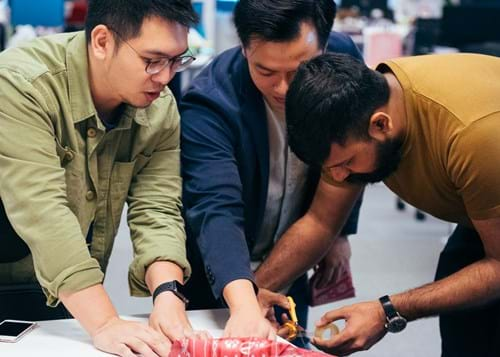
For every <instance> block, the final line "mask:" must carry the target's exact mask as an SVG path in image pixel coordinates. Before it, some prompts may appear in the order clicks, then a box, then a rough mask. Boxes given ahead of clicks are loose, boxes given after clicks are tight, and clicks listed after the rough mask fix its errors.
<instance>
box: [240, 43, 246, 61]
mask: <svg viewBox="0 0 500 357" xmlns="http://www.w3.org/2000/svg"><path fill="white" fill-rule="evenodd" d="M241 54H242V55H243V57H245V58H247V51H246V50H245V47H244V46H243V44H241Z"/></svg>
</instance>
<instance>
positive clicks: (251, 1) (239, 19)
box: [234, 0, 337, 48]
mask: <svg viewBox="0 0 500 357" xmlns="http://www.w3.org/2000/svg"><path fill="white" fill-rule="evenodd" d="M336 10H337V7H336V5H335V2H334V1H333V0H240V1H239V2H238V3H237V4H236V7H235V9H234V24H235V26H236V30H237V31H238V36H239V38H240V41H241V43H242V45H243V47H248V45H249V44H250V42H251V41H252V40H254V39H259V40H264V41H271V42H286V41H291V40H294V39H296V38H297V37H298V36H299V34H300V25H301V24H302V23H303V22H310V23H311V24H313V25H314V27H315V28H316V32H317V33H318V40H319V45H320V47H321V48H323V47H324V46H325V45H326V42H327V41H328V36H329V35H330V32H331V30H332V26H333V20H334V18H335V13H336Z"/></svg>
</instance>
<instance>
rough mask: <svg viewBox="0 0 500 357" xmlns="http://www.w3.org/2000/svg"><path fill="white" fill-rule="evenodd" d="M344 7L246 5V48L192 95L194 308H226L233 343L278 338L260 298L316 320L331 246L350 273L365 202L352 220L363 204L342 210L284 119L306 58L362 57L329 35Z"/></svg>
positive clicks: (185, 150) (313, 1)
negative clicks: (316, 290) (313, 305)
mask: <svg viewBox="0 0 500 357" xmlns="http://www.w3.org/2000/svg"><path fill="white" fill-rule="evenodd" d="M335 11H336V8H335V3H334V1H333V0H272V1H271V0H268V1H262V0H241V1H239V2H238V3H237V5H236V8H235V12H234V21H235V25H236V28H237V31H238V35H239V38H240V41H241V44H242V47H238V48H233V49H230V50H228V51H226V52H224V53H222V54H221V55H219V56H218V57H217V58H215V60H214V61H213V62H212V63H211V64H210V65H209V66H208V67H207V68H205V69H204V70H203V71H202V72H201V73H200V75H199V76H198V77H196V78H195V79H194V80H193V82H192V84H191V86H190V88H189V89H188V91H187V92H186V94H185V95H184V97H183V99H182V102H181V106H180V110H181V125H182V140H181V155H182V174H183V178H184V196H183V199H184V200H183V202H184V206H185V219H186V231H187V236H188V242H187V245H188V257H189V259H190V262H191V265H192V267H193V274H192V277H191V280H190V281H189V282H188V283H187V285H186V288H187V295H188V298H189V299H190V305H189V308H195V309H200V308H213V307H217V306H222V303H225V304H227V306H228V307H229V309H230V319H229V321H228V323H227V325H226V330H225V335H226V336H258V337H273V336H274V333H275V330H274V329H273V328H272V326H271V324H270V323H269V321H268V320H266V319H265V317H264V314H263V313H262V310H261V306H259V301H260V303H261V305H262V307H263V308H269V307H270V306H272V304H278V305H281V306H283V307H285V308H286V307H287V300H286V299H285V298H284V296H283V295H278V294H273V293H271V292H270V291H275V292H276V291H287V293H288V294H291V295H293V296H294V297H295V300H296V302H297V305H299V306H300V309H299V320H300V321H301V323H302V324H305V323H306V322H307V301H306V295H307V277H306V275H305V273H306V272H307V270H308V269H310V268H311V267H313V266H314V265H315V264H317V263H318V262H319V261H320V260H321V258H322V257H323V256H325V254H326V253H327V252H328V251H329V250H330V252H329V253H328V256H329V257H330V260H333V261H334V262H336V264H334V265H336V266H335V268H337V269H343V268H345V267H346V266H348V261H349V258H350V247H349V243H348V241H347V237H346V235H348V234H352V233H355V232H356V228H357V216H358V213H359V204H358V205H357V206H356V207H355V209H354V210H352V214H351V216H350V218H349V220H347V219H348V216H349V212H351V209H352V207H335V206H332V204H331V202H335V201H336V197H332V196H331V195H329V191H328V190H329V185H328V184H325V185H323V184H322V182H321V180H320V171H319V168H312V167H311V168H309V167H307V166H306V165H305V164H304V163H302V162H301V161H300V160H298V159H297V158H296V157H295V156H294V154H293V153H292V152H291V151H290V150H289V148H288V143H287V138H286V130H285V122H284V120H285V118H284V108H285V106H284V104H285V103H284V100H285V95H286V92H287V90H288V84H289V83H290V81H291V79H292V78H293V75H294V74H295V70H296V69H297V67H298V66H299V64H300V63H301V62H303V61H306V60H309V59H311V58H312V57H314V56H317V55H319V54H321V53H322V52H324V50H325V48H327V50H328V51H334V52H342V53H348V54H351V55H353V56H354V57H357V58H359V59H361V56H360V54H359V51H358V49H357V48H356V46H355V45H354V43H353V42H352V40H351V39H350V38H349V37H348V36H346V35H344V34H340V33H336V32H330V31H331V28H332V25H333V19H334V17H335ZM312 201H313V202H314V203H312V204H311V202H312ZM358 202H359V201H358ZM346 220H347V223H346V225H345V226H344V229H343V231H342V233H341V232H340V231H341V228H342V226H343V225H344V223H345V222H346ZM339 236H340V237H339ZM258 264H260V266H259V267H258V269H257V271H256V272H255V274H254V273H253V270H254V269H255V266H257V265H258ZM332 271H334V269H333V270H332ZM330 275H331V274H330ZM294 281H295V283H294V284H293V286H292V287H291V288H290V285H292V283H293V282H294ZM257 287H258V288H260V290H259V294H258V297H259V299H257V294H256V293H257ZM267 289H268V290H270V291H268V290H267ZM269 311H271V309H269ZM269 316H270V315H269ZM269 316H268V317H269Z"/></svg>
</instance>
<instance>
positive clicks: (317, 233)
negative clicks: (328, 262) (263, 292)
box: [255, 215, 335, 291]
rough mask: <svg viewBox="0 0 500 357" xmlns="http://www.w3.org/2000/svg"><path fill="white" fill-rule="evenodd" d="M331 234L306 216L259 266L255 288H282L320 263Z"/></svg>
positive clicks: (288, 232)
mask: <svg viewBox="0 0 500 357" xmlns="http://www.w3.org/2000/svg"><path fill="white" fill-rule="evenodd" d="M334 235H335V232H332V231H331V230H330V229H328V228H326V227H324V226H323V225H321V224H320V223H319V222H317V221H316V220H315V219H314V217H312V216H310V215H305V216H304V217H302V218H301V219H300V220H298V221H297V222H296V223H295V224H294V225H293V226H292V227H291V228H290V229H289V230H288V231H287V232H286V233H285V234H284V235H283V237H282V238H281V239H280V240H279V241H278V242H277V244H276V245H275V246H274V248H273V250H272V251H271V254H270V255H269V257H267V259H266V260H265V261H264V262H263V263H262V264H261V266H260V267H259V269H258V270H257V272H256V273H255V279H256V282H257V285H258V286H259V287H262V288H265V289H269V290H271V291H278V290H280V289H283V288H284V287H286V286H287V285H288V284H290V282H293V281H294V280H295V279H296V278H298V277H299V276H301V275H302V274H304V273H305V272H306V271H307V270H309V269H310V268H311V267H313V266H314V265H315V264H316V263H318V262H319V261H320V260H321V258H322V257H323V256H324V255H325V254H326V252H327V251H328V249H329V248H330V245H331V244H332V238H333V236H334ZM285 268H286V269H285Z"/></svg>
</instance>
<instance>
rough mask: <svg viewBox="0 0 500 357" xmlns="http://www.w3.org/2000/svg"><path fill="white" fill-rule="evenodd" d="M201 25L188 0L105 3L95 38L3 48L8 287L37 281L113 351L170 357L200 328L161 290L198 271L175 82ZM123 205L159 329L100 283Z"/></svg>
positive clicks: (0, 162)
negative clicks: (135, 318)
mask: <svg viewBox="0 0 500 357" xmlns="http://www.w3.org/2000/svg"><path fill="white" fill-rule="evenodd" d="M196 21H197V16H196V14H195V13H194V11H193V8H192V7H191V4H190V1H189V0H175V1H166V0H153V1H151V0H150V1H146V0H121V1H120V0H94V1H90V2H89V12H88V17H87V22H86V32H85V33H84V32H80V33H70V34H60V35H55V36H51V37H46V38H41V39H38V40H35V41H34V42H31V43H28V44H25V45H23V46H21V47H18V48H15V49H10V50H7V51H5V52H4V53H2V54H0V103H1V105H0V128H1V129H0V201H1V207H0V208H1V210H0V216H1V217H0V222H1V223H2V224H0V228H1V230H0V261H1V263H0V285H4V286H5V285H6V284H9V285H11V286H12V285H15V284H18V283H26V282H35V281H38V283H39V284H40V285H41V288H42V289H43V293H44V294H45V296H46V303H47V305H50V306H56V305H57V304H58V303H59V302H62V303H63V305H64V306H65V308H66V309H67V310H68V311H69V312H70V313H71V314H72V315H73V316H74V317H75V318H76V319H78V320H79V322H80V323H81V324H82V326H83V327H84V328H85V329H86V330H87V331H88V332H89V334H90V335H91V336H92V338H93V341H94V344H95V345H96V347H97V348H99V349H101V350H104V351H107V352H111V353H114V354H119V355H124V356H128V355H131V353H132V352H134V351H135V352H137V353H140V354H142V355H144V356H151V355H155V356H156V355H167V354H168V350H169V347H170V341H171V340H172V339H175V338H179V337H182V336H185V335H186V334H189V333H191V326H190V324H189V322H188V319H187V317H186V314H185V306H184V301H182V300H181V299H180V298H179V297H178V296H177V295H178V294H174V293H176V292H173V291H168V290H167V291H163V290H164V289H163V288H165V286H166V285H168V286H167V287H171V285H172V284H164V283H166V282H169V283H170V282H172V281H176V280H177V281H180V282H183V281H184V280H185V279H186V278H187V277H188V276H189V274H190V266H189V263H188V262H187V260H186V253H185V232H184V226H183V220H182V217H181V213H180V212H181V199H180V194H181V178H180V168H179V114H178V112H177V108H176V104H175V101H174V99H173V96H172V95H171V93H170V92H169V91H168V89H166V84H167V83H168V82H169V81H170V79H171V78H172V76H173V75H174V74H175V72H178V71H180V70H182V69H184V68H185V67H186V66H187V65H189V63H190V62H191V61H192V60H193V57H192V56H190V55H189V54H188V53H187V32H188V29H189V26H190V25H192V24H194V23H195V22H196ZM125 202H127V203H128V224H129V227H130V234H131V239H132V243H133V246H134V259H133V262H132V264H131V266H130V270H129V284H130V291H131V294H132V295H135V296H148V295H149V294H152V293H153V292H155V290H156V289H157V288H158V287H159V286H160V285H161V286H162V287H163V288H162V289H160V290H162V291H163V293H161V294H158V296H157V297H156V298H155V301H154V307H153V311H152V314H151V317H150V323H149V325H150V327H148V326H146V325H142V324H139V323H135V322H128V321H124V320H122V319H120V318H119V317H118V315H117V313H116V311H115V309H114V307H113V305H112V303H111V301H110V299H109V297H108V295H107V293H106V292H105V290H104V288H103V286H102V281H103V276H104V275H103V272H104V271H105V269H106V265H107V263H108V260H109V256H110V254H111V249H112V246H113V240H114V237H115V235H116V232H117V229H118V225H119V222H120V216H121V212H122V209H123V207H124V203H125ZM177 284H179V283H178V282H177ZM160 290H157V291H156V292H157V293H158V292H160ZM155 295H157V294H155ZM181 297H182V296H181ZM6 299H7V298H5V297H2V296H1V295H0V305H2V302H3V301H2V300H4V301H7V300H6ZM43 300H44V299H43ZM36 304H37V303H36V302H30V303H29V305H30V306H29V310H30V311H34V314H33V318H35V319H36V316H37V315H36V310H37V308H38V307H37V306H36ZM39 305H41V306H40V309H43V308H45V301H42V303H41V304H39ZM27 307H28V306H20V307H19V309H25V308H27ZM9 309H10V310H9V311H7V313H10V314H12V315H13V316H10V317H11V318H12V317H14V318H15V317H16V316H15V314H16V308H15V306H14V308H10V307H9ZM1 310H2V308H0V311H1ZM167 312H168V313H167ZM3 313H4V314H5V304H4V311H3Z"/></svg>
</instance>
